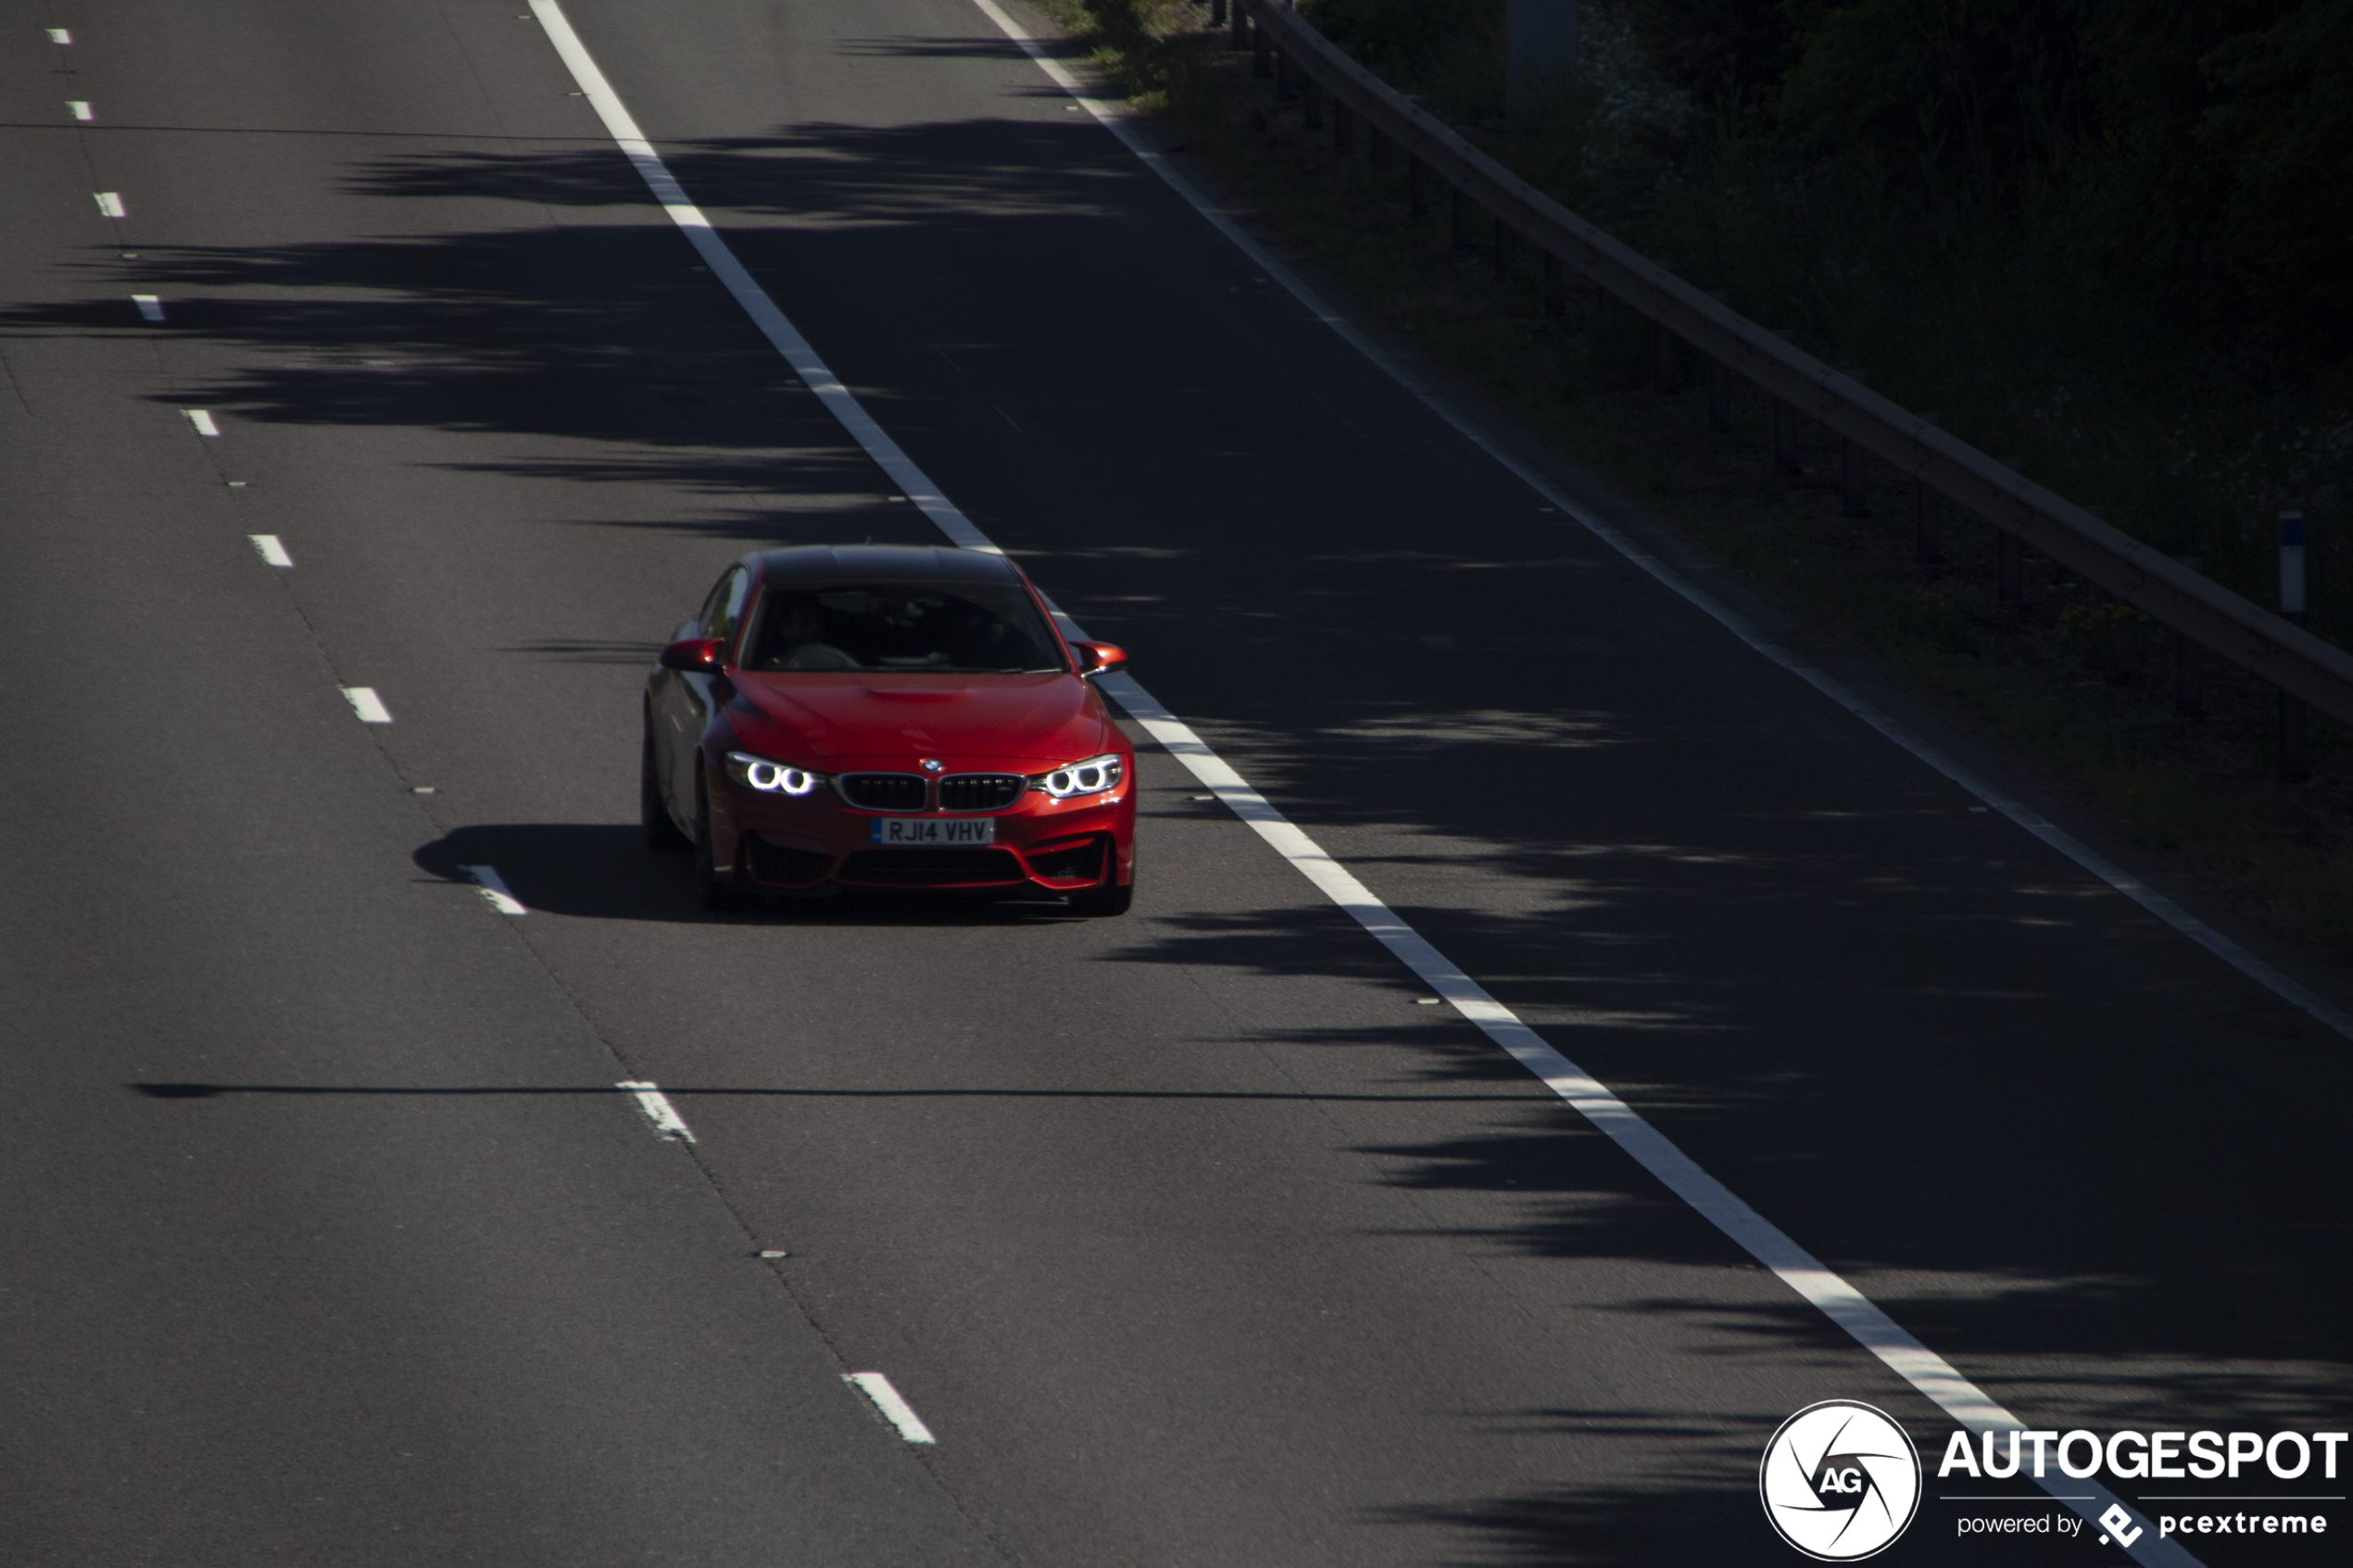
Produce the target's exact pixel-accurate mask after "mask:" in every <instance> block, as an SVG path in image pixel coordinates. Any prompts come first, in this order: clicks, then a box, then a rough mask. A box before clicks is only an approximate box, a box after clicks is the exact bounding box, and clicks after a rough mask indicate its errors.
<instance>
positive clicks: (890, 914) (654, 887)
mask: <svg viewBox="0 0 2353 1568" xmlns="http://www.w3.org/2000/svg"><path fill="white" fill-rule="evenodd" d="M411 859H414V860H415V861H416V863H417V866H418V868H419V869H420V870H422V871H423V872H427V873H428V874H430V875H432V876H434V877H436V878H439V879H440V880H442V881H444V882H455V883H462V884H467V885H469V886H472V885H474V884H475V877H474V874H473V872H472V871H471V870H469V869H468V868H470V867H481V866H488V867H492V868H495V869H496V870H497V873H498V879H499V881H501V882H503V883H504V884H506V887H507V891H508V892H509V893H510V894H512V895H513V897H515V898H516V900H517V901H519V902H520V903H521V904H522V906H523V908H524V909H528V910H530V911H532V912H533V913H535V914H551V915H572V916H576V917H578V918H581V919H584V920H634V921H666V922H682V923H686V924H696V925H746V924H751V925H758V924H814V923H823V924H826V925H858V926H974V925H978V926H987V925H1027V924H1040V923H1060V922H1065V921H1070V920H1075V919H1078V918H1081V917H1078V916H1075V915H1073V914H1072V913H1071V911H1070V907H1069V905H1067V904H1065V903H1064V902H1063V901H1062V900H1061V899H1059V898H1051V897H1013V896H1010V895H1003V894H987V893H922V892H911V893H898V892H884V891H875V890H870V889H864V888H857V889H849V890H845V891H843V892H841V893H839V894H837V895H836V896H834V897H798V898H796V897H762V898H760V899H758V900H756V901H755V902H754V903H753V904H752V905H751V906H750V907H749V908H747V909H740V910H729V911H724V912H714V911H712V910H709V909H704V908H703V907H702V906H701V904H700V903H699V902H698V900H697V898H696V897H695V890H694V885H693V878H692V877H691V876H690V875H689V874H688V867H687V861H686V856H685V855H683V854H668V853H664V852H662V851H661V850H657V849H650V848H648V847H647V846H646V838H645V834H644V833H643V832H642V831H641V830H640V829H639V828H638V827H637V825H636V824H635V823H634V822H629V823H623V822H484V823H480V824H477V825H475V826H472V827H461V828H457V829H455V830H453V831H451V832H449V833H447V834H443V835H442V836H441V837H439V838H436V839H434V841H433V842H432V843H430V844H427V845H425V846H423V847H422V848H420V849H418V850H417V852H416V854H415V855H414V856H412V857H411Z"/></svg>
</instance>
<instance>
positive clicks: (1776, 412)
mask: <svg viewBox="0 0 2353 1568" xmlns="http://www.w3.org/2000/svg"><path fill="white" fill-rule="evenodd" d="M1773 471H1774V472H1775V473H1778V474H1782V475H1791V474H1794V473H1796V472H1797V410H1796V409H1794V408H1791V407H1790V406H1789V405H1788V404H1787V403H1784V402H1783V401H1781V399H1780V398H1779V397H1776V398H1774V399H1773Z"/></svg>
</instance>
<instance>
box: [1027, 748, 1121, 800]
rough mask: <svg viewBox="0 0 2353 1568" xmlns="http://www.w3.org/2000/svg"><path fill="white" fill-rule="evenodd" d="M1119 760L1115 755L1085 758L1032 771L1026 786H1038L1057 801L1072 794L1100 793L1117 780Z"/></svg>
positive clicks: (1065, 798) (1117, 781) (1033, 787)
mask: <svg viewBox="0 0 2353 1568" xmlns="http://www.w3.org/2000/svg"><path fill="white" fill-rule="evenodd" d="M1119 774H1120V762H1119V759H1118V758H1116V757H1089V758H1088V759H1087V760H1086V761H1084V762H1073V763H1071V764H1070V765H1069V766H1068V767H1064V768H1057V769H1055V770H1054V771H1052V772H1051V773H1032V774H1030V775H1029V787H1030V788H1032V789H1042V790H1044V791H1045V792H1046V793H1047V794H1048V795H1051V796H1052V797H1054V798H1055V799H1057V800H1067V799H1069V798H1070V797H1072V796H1074V795H1101V793H1102V792H1103V791H1105V790H1107V789H1110V788H1112V787H1113V786H1114V785H1116V784H1118V783H1119Z"/></svg>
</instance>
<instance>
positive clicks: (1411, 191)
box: [1405, 153, 1429, 218]
mask: <svg viewBox="0 0 2353 1568" xmlns="http://www.w3.org/2000/svg"><path fill="white" fill-rule="evenodd" d="M1428 186H1429V170H1428V169H1426V168H1424V167H1423V166H1422V160H1421V159H1419V158H1417V157H1415V156H1414V155H1413V154H1411V153H1407V154H1406V155H1405V208H1406V210H1407V211H1409V212H1411V213H1412V214H1413V215H1414V216H1415V217H1416V218H1419V217H1421V216H1422V215H1423V214H1425V213H1427V212H1428V211H1429V189H1428Z"/></svg>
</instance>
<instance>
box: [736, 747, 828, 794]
mask: <svg viewBox="0 0 2353 1568" xmlns="http://www.w3.org/2000/svg"><path fill="white" fill-rule="evenodd" d="M727 776H728V777H729V778H731V779H733V780H735V781H736V783H737V784H749V785H750V786H751V787H752V788H754V789H756V790H759V791H761V793H762V794H766V795H795V796H799V795H808V794H810V793H811V792H812V791H814V790H816V789H818V788H820V787H822V786H824V785H825V784H831V783H833V782H834V781H833V780H831V779H829V778H827V777H826V776H825V775H824V774H823V773H812V772H811V771H809V770H808V769H806V768H796V767H793V766H792V765H791V764H789V763H786V762H771V761H770V760H768V759H766V758H765V757H754V756H753V755H752V754H751V753H750V752H749V751H731V752H729V753H727Z"/></svg>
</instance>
